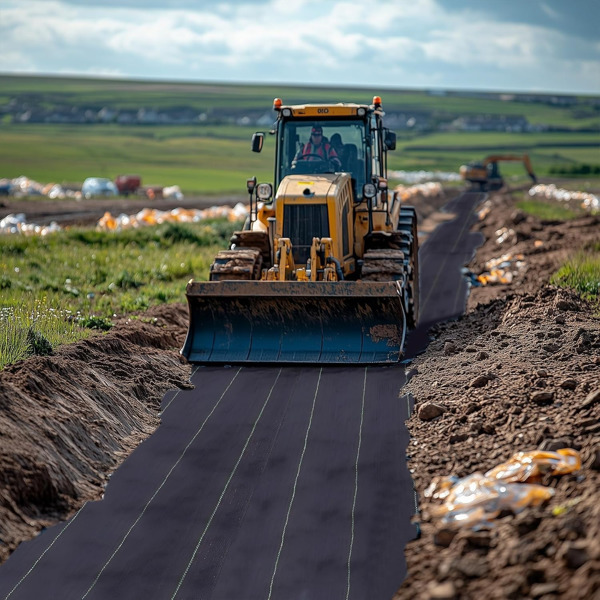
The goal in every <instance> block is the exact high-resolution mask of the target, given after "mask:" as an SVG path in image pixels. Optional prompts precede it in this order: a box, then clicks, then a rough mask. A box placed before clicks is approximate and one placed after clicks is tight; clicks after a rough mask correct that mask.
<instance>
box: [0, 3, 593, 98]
mask: <svg viewBox="0 0 600 600" xmlns="http://www.w3.org/2000/svg"><path fill="white" fill-rule="evenodd" d="M599 25H600V0H228V1H226V2H221V1H219V0H212V1H206V0H0V73H15V72H20V73H40V74H82V75H101V76H111V77H113V76H117V77H126V78H128V77H132V78H143V79H175V80H185V81H232V82H257V83H290V84H309V83H310V84H324V85H327V84H330V85H334V86H338V85H348V86H360V87H362V86H368V87H374V86H375V87H377V86H379V87H381V88H383V87H398V88H402V87H406V88H434V89H435V88H438V89H482V90H510V91H547V92H565V93H569V92H571V93H594V94H597V93H600V35H599V29H600V28H599Z"/></svg>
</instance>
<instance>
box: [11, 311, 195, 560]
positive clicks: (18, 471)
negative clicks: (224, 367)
mask: <svg viewBox="0 0 600 600" xmlns="http://www.w3.org/2000/svg"><path fill="white" fill-rule="evenodd" d="M186 325H187V312H186V309H185V307H184V306H183V305H181V304H180V305H167V306H162V307H158V308H156V309H154V310H152V311H149V312H148V313H146V314H145V315H144V318H143V320H130V319H128V320H123V321H122V322H121V323H119V324H118V325H117V327H115V329H114V330H112V331H111V332H110V333H108V334H106V335H98V336H94V337H92V338H90V339H88V340H85V341H82V342H79V343H76V344H71V345H68V346H63V347H61V348H59V349H58V351H57V352H56V354H54V355H52V356H47V357H33V358H31V359H29V360H27V361H23V362H21V363H18V364H15V365H12V366H9V367H7V368H6V369H4V370H3V371H1V372H0V408H1V410H0V431H1V432H2V434H1V435H0V560H5V559H6V558H7V557H8V555H9V554H10V552H11V551H12V550H14V548H15V547H16V546H17V545H18V544H19V543H20V542H21V541H23V540H25V539H28V538H30V537H32V535H34V534H35V533H36V532H37V531H39V530H40V529H41V528H42V527H47V526H49V525H51V524H54V523H56V522H57V521H59V520H62V519H65V518H67V517H68V516H69V514H70V513H71V512H73V511H74V510H76V509H78V508H79V507H80V506H81V505H82V504H83V502H85V501H86V500H94V499H98V498H100V497H101V496H102V493H103V489H104V486H105V484H106V481H107V478H108V475H109V474H110V472H112V471H113V470H114V469H115V468H117V466H118V465H119V464H120V463H121V462H122V461H123V460H124V459H125V457H126V456H127V455H128V454H129V453H130V452H131V451H132V450H133V448H135V447H136V446H137V445H138V444H139V443H140V442H141V441H143V440H144V439H146V438H147V437H148V435H150V434H151V433H152V432H153V431H154V430H155V429H156V427H157V426H158V424H159V409H160V401H161V399H162V397H163V395H164V394H165V392H166V391H167V390H169V389H171V388H176V387H179V388H186V387H187V386H189V385H190V384H189V382H188V380H189V375H190V368H189V366H188V365H186V364H184V361H183V360H182V359H181V357H180V355H179V353H178V348H180V347H181V345H182V344H183V335H184V333H185V330H186Z"/></svg>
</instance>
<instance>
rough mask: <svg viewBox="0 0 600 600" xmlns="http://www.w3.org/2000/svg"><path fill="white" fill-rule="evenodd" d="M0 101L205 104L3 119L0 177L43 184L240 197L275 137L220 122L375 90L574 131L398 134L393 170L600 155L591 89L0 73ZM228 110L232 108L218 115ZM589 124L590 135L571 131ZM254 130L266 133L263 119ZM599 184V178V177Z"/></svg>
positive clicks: (450, 109) (403, 103) (541, 168)
mask: <svg viewBox="0 0 600 600" xmlns="http://www.w3.org/2000/svg"><path fill="white" fill-rule="evenodd" d="M0 90H1V91H0V105H2V104H5V103H8V102H9V101H10V100H11V98H16V97H18V98H20V99H21V100H22V101H27V102H29V103H30V104H31V105H36V104H41V105H43V106H45V107H48V108H49V107H53V106H54V107H60V106H65V105H67V106H76V107H80V108H86V109H87V108H90V109H100V108H101V107H105V106H106V107H111V108H113V109H116V110H118V109H132V108H136V109H137V108H140V107H148V108H155V109H164V108H173V107H189V108H192V109H194V110H198V111H204V112H206V114H207V115H208V116H209V121H207V123H209V124H201V123H198V124H197V125H186V126H171V125H165V126H162V125H156V126H149V125H129V126H126V125H117V124H97V125H59V124H56V125H52V124H33V123H32V124H19V123H11V122H8V121H9V119H3V120H2V121H1V122H0V165H1V167H0V177H9V178H13V177H17V176H19V175H26V176H28V177H30V178H32V179H35V180H37V181H39V182H41V183H48V182H57V183H67V184H69V183H71V184H77V183H81V182H82V181H83V180H84V179H85V178H86V177H91V176H101V177H109V178H114V177H115V176H117V175H119V174H122V173H138V174H140V175H141V176H142V181H143V183H144V184H145V185H163V186H167V185H179V186H180V188H181V189H182V190H183V192H184V194H187V195H194V194H203V195H211V194H228V195H229V194H235V195H240V196H243V195H245V181H246V179H247V178H248V177H251V176H252V175H256V176H257V178H258V179H259V181H270V180H272V178H273V156H274V140H273V139H272V138H270V137H268V138H267V141H266V144H265V149H264V151H263V153H262V154H254V153H252V152H250V136H251V134H252V132H253V131H254V129H255V128H254V127H242V126H236V125H234V124H232V123H229V122H227V119H228V118H231V117H232V115H237V116H238V117H239V116H241V115H244V114H246V111H252V114H253V115H256V116H258V115H260V114H265V115H270V116H272V118H273V120H274V118H275V114H274V113H273V112H272V110H271V106H272V100H273V98H274V97H276V96H277V97H281V98H282V99H283V101H284V103H288V104H294V103H316V102H340V101H342V102H359V103H366V104H368V103H369V102H370V101H371V99H372V97H373V95H374V94H379V95H381V96H382V99H383V106H384V109H386V110H387V111H388V112H393V111H402V112H410V111H418V113H419V114H422V115H428V118H430V119H431V121H432V123H434V124H436V123H437V124H440V123H442V122H449V121H450V120H452V119H454V118H456V117H457V116H460V115H475V114H487V115H523V116H525V117H526V118H527V119H528V120H529V121H530V122H531V123H545V124H547V125H551V126H554V127H564V128H570V129H571V131H543V132H536V133H504V132H498V133H496V132H474V133H469V132H464V133H457V132H438V133H427V134H423V133H419V132H414V131H399V132H398V150H397V151H396V152H395V153H391V155H390V162H389V166H390V168H392V169H396V170H399V169H406V170H412V169H434V170H435V169H439V170H444V171H458V169H459V167H460V165H461V164H465V163H467V162H470V161H472V160H480V159H482V158H484V157H485V156H487V155H488V154H491V153H516V154H523V153H528V154H529V155H530V157H531V160H532V163H533V167H534V170H535V171H536V173H537V174H538V176H542V177H543V176H545V175H549V174H550V170H551V169H555V170H556V169H563V170H564V169H570V168H572V167H578V166H579V165H582V164H590V165H598V164H600V158H598V156H599V148H600V134H599V133H598V130H600V109H598V108H597V107H595V106H594V105H593V104H592V100H593V98H591V97H582V98H580V99H579V100H580V104H579V105H578V106H576V107H573V108H568V107H567V108H565V107H561V106H552V105H548V104H540V103H526V102H523V101H520V100H519V98H518V96H517V97H516V98H515V99H513V100H501V99H498V98H492V97H466V96H464V95H463V96H457V95H456V94H455V93H452V92H450V93H448V94H446V95H445V96H439V95H432V94H429V93H427V92H425V91H422V90H401V89H394V88H389V87H388V88H385V87H384V88H381V89H367V88H332V87H330V88H327V87H317V86H312V87H300V86H281V87H277V86H273V85H237V84H222V83H218V84H217V83H189V82H188V83H186V82H179V83H178V82H160V81H158V82H156V81H124V80H108V79H106V80H103V79H83V78H70V77H29V76H0ZM226 111H229V113H226ZM584 127H588V128H594V127H595V128H596V130H597V131H596V132H584V131H579V130H580V129H582V128H584ZM257 129H263V130H266V129H268V127H260V128H257ZM502 173H503V174H504V175H505V176H507V177H509V178H510V177H513V176H514V177H519V178H520V177H521V176H522V175H523V174H524V169H523V166H522V165H521V164H519V163H503V164H502ZM597 180H598V181H600V177H599V178H597Z"/></svg>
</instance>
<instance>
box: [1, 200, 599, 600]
mask: <svg viewBox="0 0 600 600" xmlns="http://www.w3.org/2000/svg"><path fill="white" fill-rule="evenodd" d="M456 193H457V192H456V191H454V192H450V193H449V194H450V195H453V194H456ZM450 195H449V197H450ZM449 197H447V198H446V199H437V200H428V201H427V202H423V203H422V205H420V206H417V208H418V211H419V214H420V217H421V219H422V223H423V224H425V229H427V228H428V227H429V229H430V228H431V226H434V225H435V223H436V222H441V221H443V220H445V219H447V218H448V215H446V214H444V213H443V212H439V211H438V209H439V207H440V206H441V204H442V203H443V202H444V201H447V200H448V199H449ZM490 202H491V203H490V205H489V206H487V207H482V209H483V208H486V214H485V216H484V217H483V218H482V219H481V220H480V222H479V223H478V225H477V226H476V229H478V230H479V231H481V232H482V233H483V234H484V235H485V238H486V242H485V243H484V245H483V246H482V247H481V248H480V249H479V250H478V252H477V255H476V256H475V258H474V259H473V261H472V263H471V264H470V265H468V267H469V269H470V271H471V272H472V273H473V274H474V275H479V274H480V273H484V272H486V271H487V270H488V269H487V268H486V266H485V263H486V261H488V260H489V259H491V258H496V257H498V256H501V255H503V254H507V253H509V254H512V255H516V254H522V255H523V259H522V260H521V261H520V262H521V263H523V264H522V265H521V267H520V268H518V269H516V268H515V269H514V274H513V279H512V282H511V283H510V284H501V285H493V284H490V285H488V286H485V287H473V288H472V289H471V296H470V298H469V303H468V312H467V315H466V316H464V317H463V318H461V319H460V320H457V321H454V322H451V323H446V324H443V325H438V326H437V327H436V328H435V330H434V331H432V332H431V336H432V341H431V343H430V345H429V347H428V349H427V351H426V352H425V353H423V354H422V355H420V356H419V357H418V358H416V359H415V360H414V361H413V363H412V364H411V365H410V366H409V367H408V369H409V377H410V380H409V383H408V385H407V387H406V388H405V389H404V390H403V391H402V393H403V394H404V393H410V394H412V396H413V397H414V399H415V412H414V414H413V416H412V417H411V419H410V420H409V421H408V426H409V429H410V432H411V436H412V439H411V445H410V447H409V449H408V450H407V454H408V455H409V467H410V468H411V469H412V472H413V477H414V483H415V488H416V491H417V494H418V496H419V498H420V501H421V513H420V514H419V515H418V519H419V524H420V530H421V536H420V538H419V539H417V540H415V541H413V542H411V543H410V544H409V545H408V546H407V548H406V556H407V562H408V570H409V576H408V578H407V579H406V581H405V582H404V584H403V585H402V587H401V589H400V590H399V591H398V593H397V594H396V596H395V600H400V599H417V600H418V599H431V600H433V599H438V600H442V599H449V600H450V599H457V600H462V599H479V598H481V597H484V596H486V597H489V598H490V599H493V598H498V599H500V598H514V599H521V598H523V599H528V598H541V599H543V600H550V599H553V598H567V599H570V598H573V599H574V598H586V599H588V598H589V599H598V598H600V502H599V501H598V500H599V497H598V487H599V484H600V425H599V423H600V318H599V314H598V308H597V307H593V306H591V305H590V304H588V303H586V302H584V301H583V300H581V299H580V298H578V297H577V296H575V295H574V294H572V293H571V292H568V291H564V290H561V289H558V288H555V287H552V286H550V285H548V280H549V277H550V275H551V274H552V273H553V272H554V271H555V270H556V269H557V268H558V266H559V265H560V264H561V262H562V261H563V260H564V258H565V257H566V256H567V255H568V253H569V252H571V251H572V250H573V249H575V248H578V247H580V246H581V245H582V243H584V242H585V241H586V240H589V239H597V238H598V235H599V233H598V232H599V231H600V227H599V225H600V221H599V220H598V219H597V218H596V217H582V218H581V219H577V220H575V221H571V222H568V223H562V222H553V223H548V222H546V223H544V222H540V221H539V220H537V219H533V218H531V217H525V216H524V215H522V214H519V213H518V212H517V211H516V210H515V207H514V203H515V199H514V198H513V196H512V195H511V194H510V193H505V194H494V195H492V196H491V197H490ZM12 209H14V207H11V210H10V212H25V211H23V210H12ZM487 209H489V211H487ZM483 215H484V213H482V216H483ZM31 220H34V219H31ZM503 227H504V228H506V229H507V231H508V230H511V231H512V233H510V231H508V235H507V236H505V238H504V239H503V240H502V241H501V242H498V241H497V240H498V238H500V237H501V234H497V233H496V232H498V231H500V230H502V228H503ZM186 327H187V316H186V309H185V307H184V305H169V306H162V307H158V308H156V309H153V310H152V311H149V312H148V313H145V314H144V315H141V318H138V319H134V320H123V321H122V322H121V323H119V324H118V325H117V326H116V327H115V328H113V330H111V332H110V333H108V334H105V335H101V336H97V337H94V338H91V339H89V340H87V341H84V342H80V343H77V344H73V345H69V346H65V347H62V348H60V349H59V350H58V351H57V352H56V353H55V354H54V355H53V356H50V357H34V358H31V359H29V360H27V361H23V362H21V363H19V364H16V365H13V366H11V367H9V368H6V369H4V370H3V371H1V372H0V561H2V560H5V559H6V558H7V557H8V556H9V554H10V553H11V551H12V550H14V548H15V547H16V546H17V545H18V544H19V543H20V542H21V541H23V540H25V539H28V538H30V537H32V536H33V535H35V534H36V533H37V532H38V531H39V530H40V529H41V528H42V527H47V526H49V525H51V524H53V523H56V522H57V521H59V520H62V519H66V518H68V517H69V516H70V515H71V514H73V512H74V511H76V510H77V509H78V508H79V507H80V506H81V505H82V504H83V503H84V502H85V501H87V500H93V499H99V498H101V497H102V493H103V489H104V486H105V484H106V482H107V480H108V477H109V475H110V473H111V472H112V471H113V470H114V469H116V468H117V467H118V465H119V464H120V463H121V462H122V461H123V460H124V458H125V457H126V456H127V455H128V453H129V452H130V451H131V450H132V449H133V448H134V447H135V446H136V445H137V444H139V443H140V442H141V441H142V440H143V439H145V438H146V437H147V436H148V435H150V434H151V433H152V431H154V429H155V428H156V427H157V425H158V423H159V420H160V414H159V408H160V400H161V398H162V396H163V395H164V393H165V392H166V391H167V390H168V389H173V388H186V387H188V386H189V375H190V369H189V366H188V365H186V364H184V362H182V360H181V358H180V356H179V354H178V349H179V348H180V347H181V345H182V343H183V339H184V336H185V330H186ZM563 447H568V448H574V449H576V450H578V451H579V452H580V453H581V456H582V460H583V465H582V468H581V469H580V470H579V471H577V472H575V473H572V474H568V475H562V476H560V477H558V476H550V475H547V476H545V477H544V479H543V481H542V483H544V484H545V485H547V486H550V487H552V488H553V489H554V490H555V493H554V496H553V497H552V499H551V500H550V501H549V502H547V503H545V504H542V505H540V506H538V507H535V508H526V509H525V510H523V511H522V512H520V513H519V514H516V515H514V514H510V513H507V512H504V513H501V514H500V515H499V517H497V518H496V519H495V520H494V521H492V523H493V524H492V525H489V526H488V527H487V528H483V529H481V530H479V531H473V530H471V529H463V530H458V531H457V530H453V529H451V528H448V527H447V526H443V525H442V524H441V522H440V521H439V519H437V518H435V517H434V516H433V515H434V511H433V510H432V509H431V507H430V505H429V502H430V500H428V499H427V498H425V495H424V492H425V489H426V488H427V487H428V486H429V484H430V483H431V481H432V480H433V478H434V477H436V476H446V475H455V476H458V477H462V476H466V475H469V474H471V473H473V472H476V471H486V470H488V469H490V468H492V467H494V466H496V465H497V464H499V463H501V462H503V461H505V460H508V459H509V458H510V457H511V456H512V455H513V454H514V453H515V452H518V451H521V450H534V449H537V448H545V449H548V450H556V449H559V448H563ZM435 502H437V503H439V501H432V503H435Z"/></svg>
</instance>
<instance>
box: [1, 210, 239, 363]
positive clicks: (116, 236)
mask: <svg viewBox="0 0 600 600" xmlns="http://www.w3.org/2000/svg"><path fill="white" fill-rule="evenodd" d="M240 226H241V224H240V223H230V222H228V221H227V220H224V219H214V220H206V221H203V222H201V223H194V224H176V223H167V224H164V225H160V226H156V227H147V228H143V229H136V230H133V229H132V230H126V231H122V232H100V231H94V230H84V229H80V230H78V229H70V230H65V231H61V232H57V233H55V234H52V235H49V236H46V237H25V236H20V235H19V236H17V235H5V236H0V292H1V301H0V368H2V366H4V365H5V364H8V363H10V362H14V361H15V360H18V359H20V358H24V357H25V356H27V355H30V354H32V353H37V354H43V353H47V351H48V350H49V349H51V348H52V347H55V346H56V345H58V344H60V343H65V342H69V341H74V340H76V339H80V338H82V337H86V336H87V335H89V328H90V327H93V328H100V329H106V328H108V327H110V325H111V319H112V318H113V317H115V316H117V315H124V314H130V313H135V312H137V311H143V310H145V309H147V308H148V307H150V306H153V305H157V304H162V303H165V302H182V301H184V299H185V292H184V290H185V285H186V283H187V282H188V281H189V279H191V278H192V277H194V278H195V279H206V278H207V276H208V268H209V265H210V263H211V262H212V260H213V258H214V255H215V253H216V251H217V250H218V249H220V248H223V247H225V246H226V244H227V241H228V239H229V237H230V236H231V232H232V231H233V230H234V229H235V228H236V227H237V228H239V227H240ZM44 340H45V341H44ZM45 351H46V352H45Z"/></svg>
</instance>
